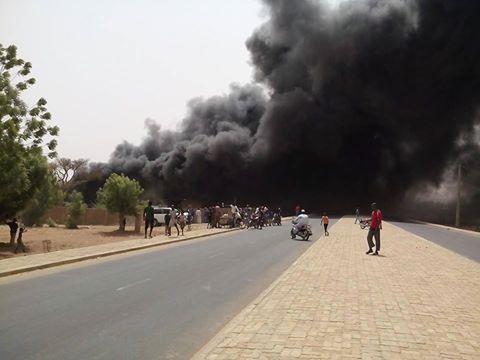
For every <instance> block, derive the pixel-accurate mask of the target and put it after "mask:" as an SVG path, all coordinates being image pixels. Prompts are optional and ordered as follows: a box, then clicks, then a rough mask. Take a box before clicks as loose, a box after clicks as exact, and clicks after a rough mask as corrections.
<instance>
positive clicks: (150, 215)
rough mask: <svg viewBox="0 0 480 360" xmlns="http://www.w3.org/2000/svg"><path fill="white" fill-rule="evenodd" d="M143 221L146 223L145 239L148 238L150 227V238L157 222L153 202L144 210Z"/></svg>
mask: <svg viewBox="0 0 480 360" xmlns="http://www.w3.org/2000/svg"><path fill="white" fill-rule="evenodd" d="M143 221H145V239H146V238H147V230H148V228H149V227H150V237H152V231H153V224H154V222H155V213H154V211H153V206H152V202H151V201H149V202H148V206H147V207H146V208H145V209H143Z"/></svg>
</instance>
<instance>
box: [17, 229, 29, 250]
mask: <svg viewBox="0 0 480 360" xmlns="http://www.w3.org/2000/svg"><path fill="white" fill-rule="evenodd" d="M26 231H27V229H26V228H25V225H23V224H22V225H20V230H19V231H18V239H17V247H16V248H15V254H16V253H18V252H19V251H20V250H21V251H22V252H24V253H25V252H27V250H26V249H25V245H24V244H23V233H25V232H26Z"/></svg>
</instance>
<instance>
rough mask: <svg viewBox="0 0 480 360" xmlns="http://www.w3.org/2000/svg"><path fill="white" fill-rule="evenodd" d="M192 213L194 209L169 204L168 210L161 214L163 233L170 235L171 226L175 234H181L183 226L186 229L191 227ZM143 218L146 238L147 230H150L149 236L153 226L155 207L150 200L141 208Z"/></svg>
mask: <svg viewBox="0 0 480 360" xmlns="http://www.w3.org/2000/svg"><path fill="white" fill-rule="evenodd" d="M194 214H195V209H193V208H188V209H186V210H183V209H177V208H176V207H175V206H174V205H172V206H170V208H169V210H167V212H166V213H165V215H164V216H163V220H164V223H165V235H166V236H171V235H172V228H175V229H176V230H177V236H180V232H181V233H182V236H183V235H184V229H185V227H186V228H187V230H190V229H191V225H192V223H193V217H194ZM143 220H144V221H145V239H146V238H147V233H148V230H150V232H149V234H148V236H149V237H150V238H151V237H152V232H153V228H154V226H155V209H154V207H153V205H152V202H151V201H149V202H148V205H147V206H146V207H145V209H144V210H143Z"/></svg>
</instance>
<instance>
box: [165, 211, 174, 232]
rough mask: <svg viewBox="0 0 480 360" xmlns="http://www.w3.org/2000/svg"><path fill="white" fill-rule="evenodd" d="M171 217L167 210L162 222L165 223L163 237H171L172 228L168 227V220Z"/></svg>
mask: <svg viewBox="0 0 480 360" xmlns="http://www.w3.org/2000/svg"><path fill="white" fill-rule="evenodd" d="M171 217H172V215H170V210H167V213H166V214H165V216H164V218H163V220H164V221H165V236H170V235H172V228H171V227H170V218H171Z"/></svg>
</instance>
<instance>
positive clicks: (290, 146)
mask: <svg viewBox="0 0 480 360" xmlns="http://www.w3.org/2000/svg"><path fill="white" fill-rule="evenodd" d="M263 2H264V5H265V7H266V10H267V13H268V19H267V21H266V22H265V23H264V24H263V25H262V26H261V27H260V28H258V29H257V30H255V31H254V33H253V35H252V36H251V37H250V38H249V39H248V40H247V42H246V46H247V48H248V50H249V51H250V53H251V60H252V64H253V67H254V74H255V81H256V82H257V84H258V85H255V84H253V85H247V86H237V85H235V86H232V88H231V91H230V93H229V94H228V95H224V96H218V97H213V98H210V99H206V100H203V99H196V100H193V101H191V102H190V104H189V106H188V115H187V116H186V118H185V119H184V121H183V123H182V124H181V127H180V129H179V131H176V132H171V131H162V130H161V129H160V127H159V126H158V125H157V124H156V123H155V122H153V121H147V123H146V125H147V128H148V135H147V137H146V139H145V141H144V142H143V143H142V144H140V145H138V146H135V145H132V144H129V143H124V144H121V145H119V146H118V147H117V149H116V150H115V152H114V153H113V155H112V158H111V161H110V164H109V166H110V168H111V169H112V171H121V172H124V173H126V174H128V175H131V176H134V177H136V178H138V179H140V180H141V181H142V183H143V184H144V185H145V186H147V188H149V189H153V191H159V192H160V193H161V194H162V196H163V197H164V198H166V199H183V198H194V199H199V200H202V201H206V202H213V201H226V202H229V201H233V200H234V199H236V200H238V201H239V202H257V203H258V202H273V203H275V204H282V205H284V206H291V205H294V204H295V203H301V204H303V205H304V206H306V207H308V208H310V209H312V210H322V209H329V210H331V211H341V210H346V209H348V210H350V208H352V207H355V206H357V205H360V204H361V205H364V204H366V203H368V202H370V201H371V200H376V201H377V202H380V203H381V204H383V206H384V207H389V206H390V207H393V205H395V204H396V203H397V202H398V201H400V200H401V199H402V197H403V196H404V195H405V194H407V192H408V191H409V190H411V189H412V188H415V187H417V186H419V184H429V185H434V186H435V185H439V184H440V182H441V181H442V176H443V175H444V173H445V171H446V170H447V169H448V168H450V167H452V166H453V165H452V164H454V163H455V162H456V161H457V160H458V159H460V158H461V157H462V156H467V155H465V154H466V153H468V156H469V157H472V156H473V157H475V156H476V155H478V139H475V137H474V136H469V134H470V133H472V132H473V128H474V126H475V123H476V120H475V119H476V116H475V115H476V113H477V111H478V109H479V102H480V81H479V79H480V62H479V61H478V56H479V55H480V30H479V28H478V25H477V20H478V14H480V2H479V1H477V0H444V1H438V0H416V1H414V0H364V1H362V0H352V1H344V2H343V3H342V4H341V6H340V7H338V8H335V9H333V8H331V7H329V6H327V5H325V4H324V3H323V2H321V1H313V0H295V1H291V0H264V1H263ZM267 94H268V95H267ZM472 154H473V155H472Z"/></svg>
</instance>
